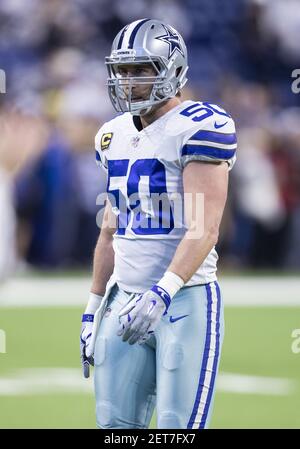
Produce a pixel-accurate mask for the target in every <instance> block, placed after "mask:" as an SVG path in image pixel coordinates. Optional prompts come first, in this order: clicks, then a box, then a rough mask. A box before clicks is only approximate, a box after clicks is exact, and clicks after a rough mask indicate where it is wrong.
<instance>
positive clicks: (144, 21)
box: [128, 19, 150, 48]
mask: <svg viewBox="0 0 300 449" xmlns="http://www.w3.org/2000/svg"><path fill="white" fill-rule="evenodd" d="M149 20H150V19H143V20H141V21H140V22H139V23H138V24H137V25H136V26H135V27H134V29H133V30H132V33H131V36H130V38H129V42H128V48H133V43H134V39H135V36H136V33H137V32H138V31H139V29H140V28H141V26H142V25H143V24H144V23H146V22H149Z"/></svg>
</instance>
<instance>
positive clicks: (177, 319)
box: [170, 315, 188, 323]
mask: <svg viewBox="0 0 300 449" xmlns="http://www.w3.org/2000/svg"><path fill="white" fill-rule="evenodd" d="M186 316H188V315H181V316H177V317H176V318H173V317H172V315H171V316H170V323H176V321H179V320H182V318H185V317H186Z"/></svg>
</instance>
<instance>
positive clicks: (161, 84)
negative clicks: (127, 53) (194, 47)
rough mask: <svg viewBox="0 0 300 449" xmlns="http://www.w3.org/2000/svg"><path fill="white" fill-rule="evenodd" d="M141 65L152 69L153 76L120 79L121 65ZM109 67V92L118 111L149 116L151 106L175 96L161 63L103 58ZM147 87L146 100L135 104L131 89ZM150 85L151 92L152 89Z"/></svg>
mask: <svg viewBox="0 0 300 449" xmlns="http://www.w3.org/2000/svg"><path fill="white" fill-rule="evenodd" d="M143 64H147V65H151V66H152V67H153V71H154V75H153V76H147V77H145V76H126V77H124V76H121V75H120V74H119V70H120V68H122V65H123V66H129V65H132V66H137V65H138V66H142V65H143ZM106 66H107V68H108V74H109V78H108V82H107V85H108V92H109V96H110V99H111V102H112V104H113V106H114V108H115V109H116V110H117V111H118V112H130V113H131V114H133V115H145V114H148V113H149V112H150V111H151V109H152V108H153V106H155V105H156V104H159V103H162V102H164V101H166V100H167V99H168V98H172V97H174V96H175V95H176V91H174V85H172V83H170V81H169V80H168V77H167V73H168V70H167V67H166V64H165V63H164V61H162V60H159V59H158V58H157V59H156V60H155V59H153V58H150V57H149V58H147V57H145V56H144V57H134V58H128V57H127V58H126V57H125V58H120V59H118V60H117V61H116V59H115V58H112V57H109V58H106ZM138 86H149V88H150V89H149V94H148V98H143V99H142V100H141V101H135V99H134V94H133V87H138ZM151 86H152V89H151Z"/></svg>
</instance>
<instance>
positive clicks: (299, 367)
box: [0, 307, 300, 428]
mask: <svg viewBox="0 0 300 449" xmlns="http://www.w3.org/2000/svg"><path fill="white" fill-rule="evenodd" d="M81 312H82V309H81V308H75V307H68V308H24V309H21V308H15V309H13V308H2V309H1V308H0V329H4V330H5V332H6V339H7V342H6V343H7V353H6V354H1V353H0V428H94V427H95V417H94V398H93V394H92V393H91V392H84V391H78V392H76V388H75V390H74V391H72V392H68V391H64V387H63V386H62V387H61V389H60V390H59V391H47V390H48V387H47V385H48V384H49V385H50V384H51V379H43V381H44V382H45V385H46V387H45V391H44V392H43V391H40V392H39V393H38V394H37V393H35V394H33V393H30V394H26V392H24V391H21V393H19V394H18V392H17V391H13V389H12V392H11V393H10V394H9V395H8V394H3V391H1V379H2V380H3V379H4V378H6V379H14V378H16V377H18V376H19V377H20V376H21V377H22V375H23V374H22V373H24V372H26V371H24V370H26V369H30V370H32V369H37V368H40V369H41V368H42V369H47V368H49V369H51V368H60V369H62V368H68V369H69V368H73V369H74V371H73V372H74V373H75V374H76V373H77V371H78V373H77V374H78V378H79V383H80V382H81V381H80V365H79V355H78V354H79V349H78V340H79V328H80V316H81ZM299 312H300V308H295V307H290V308H283V307H277V308H272V307H260V308H241V307H240V308H239V307H229V308H227V309H226V312H225V318H226V334H225V342H224V347H223V355H222V361H221V367H220V371H221V372H226V373H234V374H245V375H249V376H263V377H272V378H283V379H287V380H290V381H291V382H293V388H292V391H291V392H289V393H286V394H282V395H273V394H269V393H267V394H256V393H255V394H253V393H252V394H249V393H239V394H238V393H235V392H224V391H220V390H218V391H217V394H216V400H215V407H214V414H213V419H212V423H211V427H212V428H241V427H242V428H261V427H262V428H264V427H267V428H295V427H296V428H299V427H300V411H299V404H300V376H299V373H300V354H294V353H293V352H292V351H291V343H292V338H291V333H292V330H293V329H297V328H300V313H299ZM76 370H77V371H76ZM30 372H32V371H30ZM30 372H29V373H30ZM43 372H44V373H46V372H47V370H45V371H40V373H43ZM29 377H30V376H29ZM36 378H37V377H36V376H33V377H32V381H31V378H29V380H28V382H29V383H30V382H31V384H32V388H35V383H36ZM48 381H49V382H48ZM85 382H87V381H86V380H84V379H82V383H83V386H85V384H84V383H85ZM79 390H80V388H79ZM152 426H155V423H154V420H153V422H152Z"/></svg>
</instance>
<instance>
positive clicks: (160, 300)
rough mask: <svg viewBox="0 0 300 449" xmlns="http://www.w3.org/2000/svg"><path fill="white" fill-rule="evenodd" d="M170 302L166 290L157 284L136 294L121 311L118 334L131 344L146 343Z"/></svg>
mask: <svg viewBox="0 0 300 449" xmlns="http://www.w3.org/2000/svg"><path fill="white" fill-rule="evenodd" d="M170 302H171V298H170V296H169V294H168V293H167V292H166V290H164V289H163V288H161V287H159V286H157V285H155V286H154V287H152V289H151V290H147V291H146V292H145V293H144V294H141V295H135V296H134V297H133V298H132V299H131V301H129V303H128V304H127V305H126V306H124V307H123V308H122V309H121V310H120V312H119V319H120V328H119V330H118V336H122V339H123V341H128V343H129V344H131V345H133V344H134V343H136V342H139V343H140V344H142V343H144V342H145V341H147V339H148V338H149V337H150V336H151V334H153V332H154V330H155V329H156V327H157V326H158V324H159V322H160V320H161V318H162V316H163V315H164V314H166V313H167V310H168V307H169V305H170Z"/></svg>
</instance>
